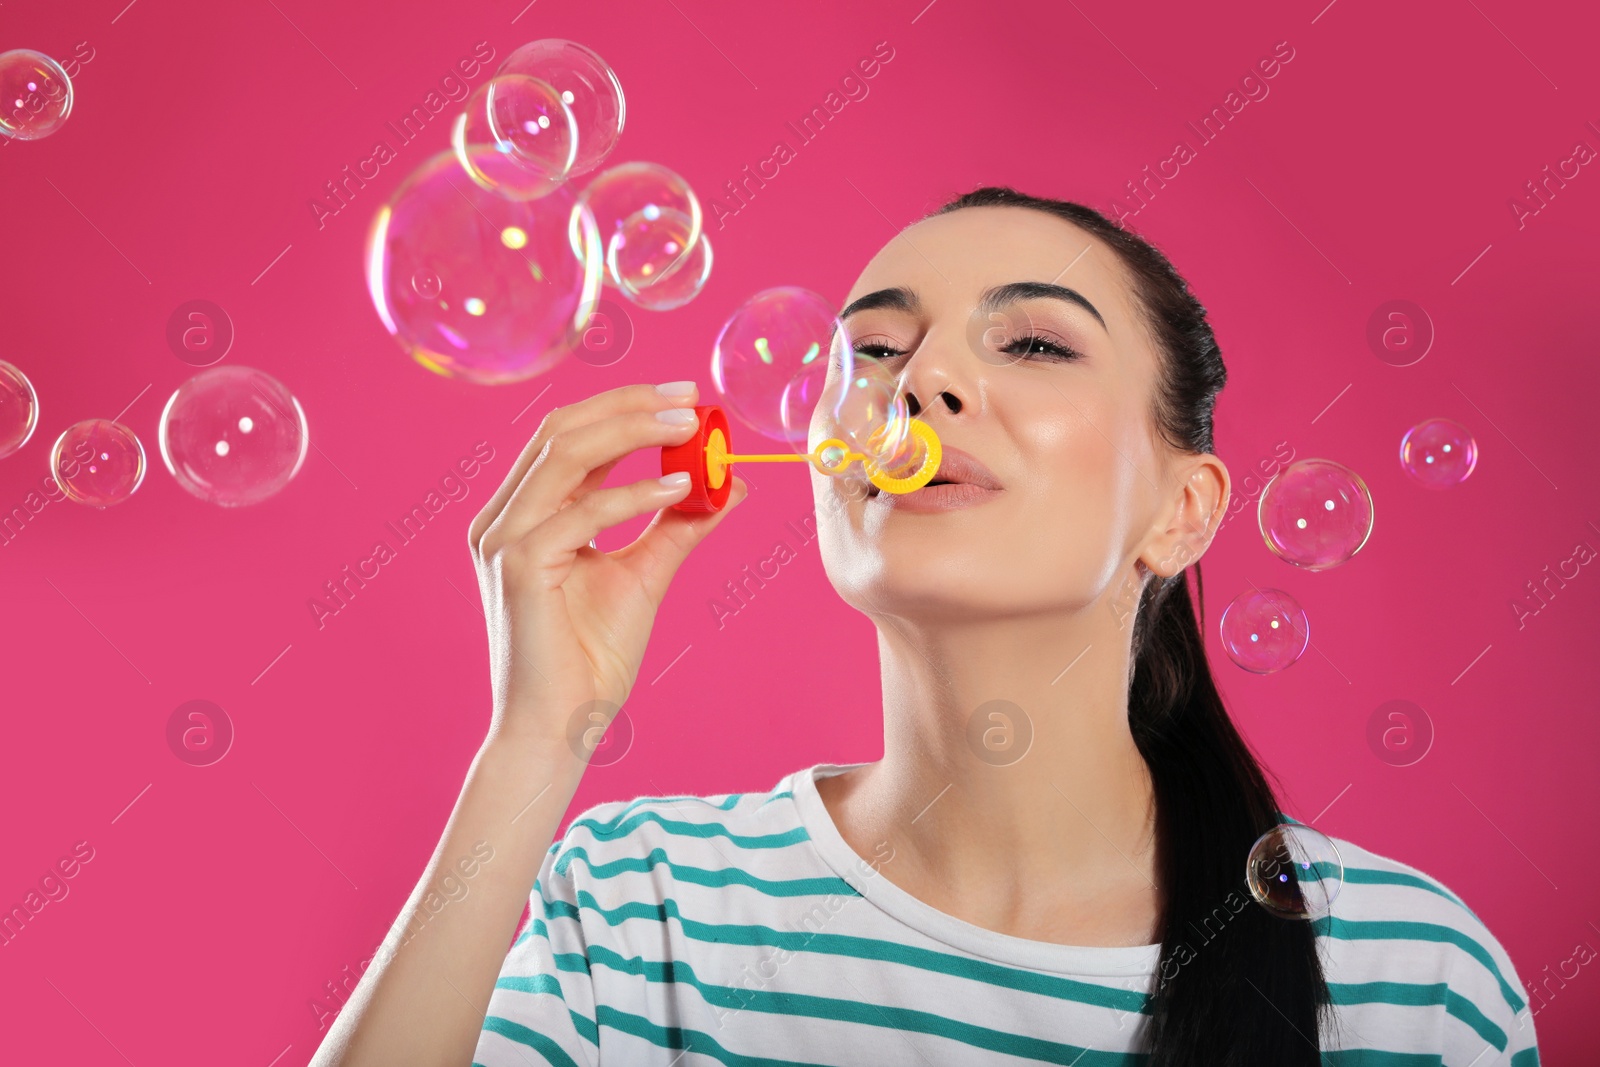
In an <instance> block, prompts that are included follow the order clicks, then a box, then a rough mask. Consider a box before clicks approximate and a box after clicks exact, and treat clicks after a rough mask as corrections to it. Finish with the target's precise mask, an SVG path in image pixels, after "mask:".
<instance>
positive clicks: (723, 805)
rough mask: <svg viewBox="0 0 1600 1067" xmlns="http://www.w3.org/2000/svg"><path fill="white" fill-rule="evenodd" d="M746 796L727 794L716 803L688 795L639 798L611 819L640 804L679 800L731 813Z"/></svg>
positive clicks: (618, 817) (620, 816)
mask: <svg viewBox="0 0 1600 1067" xmlns="http://www.w3.org/2000/svg"><path fill="white" fill-rule="evenodd" d="M747 795H748V794H745V793H729V794H728V795H727V796H726V797H725V798H723V799H722V800H717V801H713V800H711V799H709V798H707V797H697V796H690V795H688V794H684V795H682V796H660V797H639V798H638V799H637V800H633V801H630V802H629V803H628V805H627V807H625V808H623V809H622V810H621V811H619V812H617V813H616V815H614V816H613V818H617V819H620V818H622V817H623V816H624V815H626V814H628V812H630V811H632V810H633V809H634V808H637V807H639V806H640V805H642V804H658V803H669V804H671V803H676V802H678V801H680V800H693V801H695V802H697V803H700V804H704V805H705V806H706V807H708V808H715V809H716V810H718V811H732V810H733V809H734V806H735V805H737V804H738V803H739V801H740V800H742V799H743V798H744V797H745V796H747Z"/></svg>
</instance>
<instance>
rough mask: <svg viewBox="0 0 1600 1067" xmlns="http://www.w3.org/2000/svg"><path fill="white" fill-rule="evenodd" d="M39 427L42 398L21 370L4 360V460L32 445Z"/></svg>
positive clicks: (0, 414)
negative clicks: (34, 433)
mask: <svg viewBox="0 0 1600 1067" xmlns="http://www.w3.org/2000/svg"><path fill="white" fill-rule="evenodd" d="M38 425H39V395H38V394H37V393H35V392H34V391H33V383H32V382H30V381H28V376H27V375H26V374H23V373H22V370H21V369H20V368H18V367H14V366H12V365H11V364H10V363H7V362H6V361H5V360H3V359H0V459H4V458H5V457H6V456H9V455H11V453H13V452H15V451H16V450H17V449H19V448H21V447H22V446H23V445H25V444H27V443H28V438H30V437H32V436H33V431H34V429H35V428H36V427H37V426H38Z"/></svg>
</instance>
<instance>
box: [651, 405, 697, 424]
mask: <svg viewBox="0 0 1600 1067" xmlns="http://www.w3.org/2000/svg"><path fill="white" fill-rule="evenodd" d="M656 418H658V419H660V420H661V421H662V422H665V423H669V424H671V425H673V426H687V425H689V424H690V423H693V422H695V421H697V420H698V419H699V416H697V415H696V414H695V413H694V409H693V408H667V409H666V410H665V411H658V412H656Z"/></svg>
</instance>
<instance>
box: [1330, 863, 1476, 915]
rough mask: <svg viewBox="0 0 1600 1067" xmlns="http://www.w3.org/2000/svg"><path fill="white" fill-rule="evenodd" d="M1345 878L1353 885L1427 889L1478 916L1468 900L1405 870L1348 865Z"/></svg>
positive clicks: (1469, 913)
mask: <svg viewBox="0 0 1600 1067" xmlns="http://www.w3.org/2000/svg"><path fill="white" fill-rule="evenodd" d="M1344 880H1345V881H1346V882H1349V883H1350V884H1351V885H1404V886H1410V887H1411V888H1413V889H1426V890H1427V891H1428V892H1430V893H1437V894H1439V895H1440V896H1441V897H1444V898H1445V899H1446V900H1448V901H1450V903H1452V904H1454V905H1456V906H1457V907H1458V908H1460V909H1461V910H1462V911H1465V912H1466V913H1467V914H1468V915H1472V917H1473V918H1474V919H1476V918H1477V916H1476V915H1474V914H1473V911H1472V909H1471V908H1469V907H1467V904H1466V901H1464V900H1462V899H1461V898H1460V897H1458V896H1456V895H1455V894H1454V893H1452V892H1450V890H1448V889H1446V888H1445V887H1444V886H1442V885H1439V884H1438V883H1437V882H1434V881H1431V880H1430V879H1427V878H1418V877H1417V876H1416V875H1414V874H1406V873H1405V872H1404V871H1377V870H1372V869H1371V868H1368V867H1346V868H1345V870H1344Z"/></svg>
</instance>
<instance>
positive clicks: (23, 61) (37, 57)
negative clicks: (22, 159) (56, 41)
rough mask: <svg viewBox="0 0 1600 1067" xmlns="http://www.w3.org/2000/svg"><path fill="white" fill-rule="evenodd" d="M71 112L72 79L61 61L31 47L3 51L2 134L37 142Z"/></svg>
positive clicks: (0, 70) (0, 79)
mask: <svg viewBox="0 0 1600 1067" xmlns="http://www.w3.org/2000/svg"><path fill="white" fill-rule="evenodd" d="M70 114H72V79H71V78H69V77H68V76H67V72H66V71H65V70H63V69H62V67H61V64H60V63H57V62H56V61H55V60H53V59H51V58H50V57H49V56H47V55H45V54H44V53H43V52H35V51H34V50H33V49H31V48H14V49H12V50H11V51H9V52H0V137H15V138H16V139H17V140H19V141H37V140H38V139H39V138H41V137H48V136H50V135H51V134H52V133H55V132H56V131H57V130H59V129H60V128H61V124H62V123H64V122H66V121H67V116H68V115H70Z"/></svg>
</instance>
